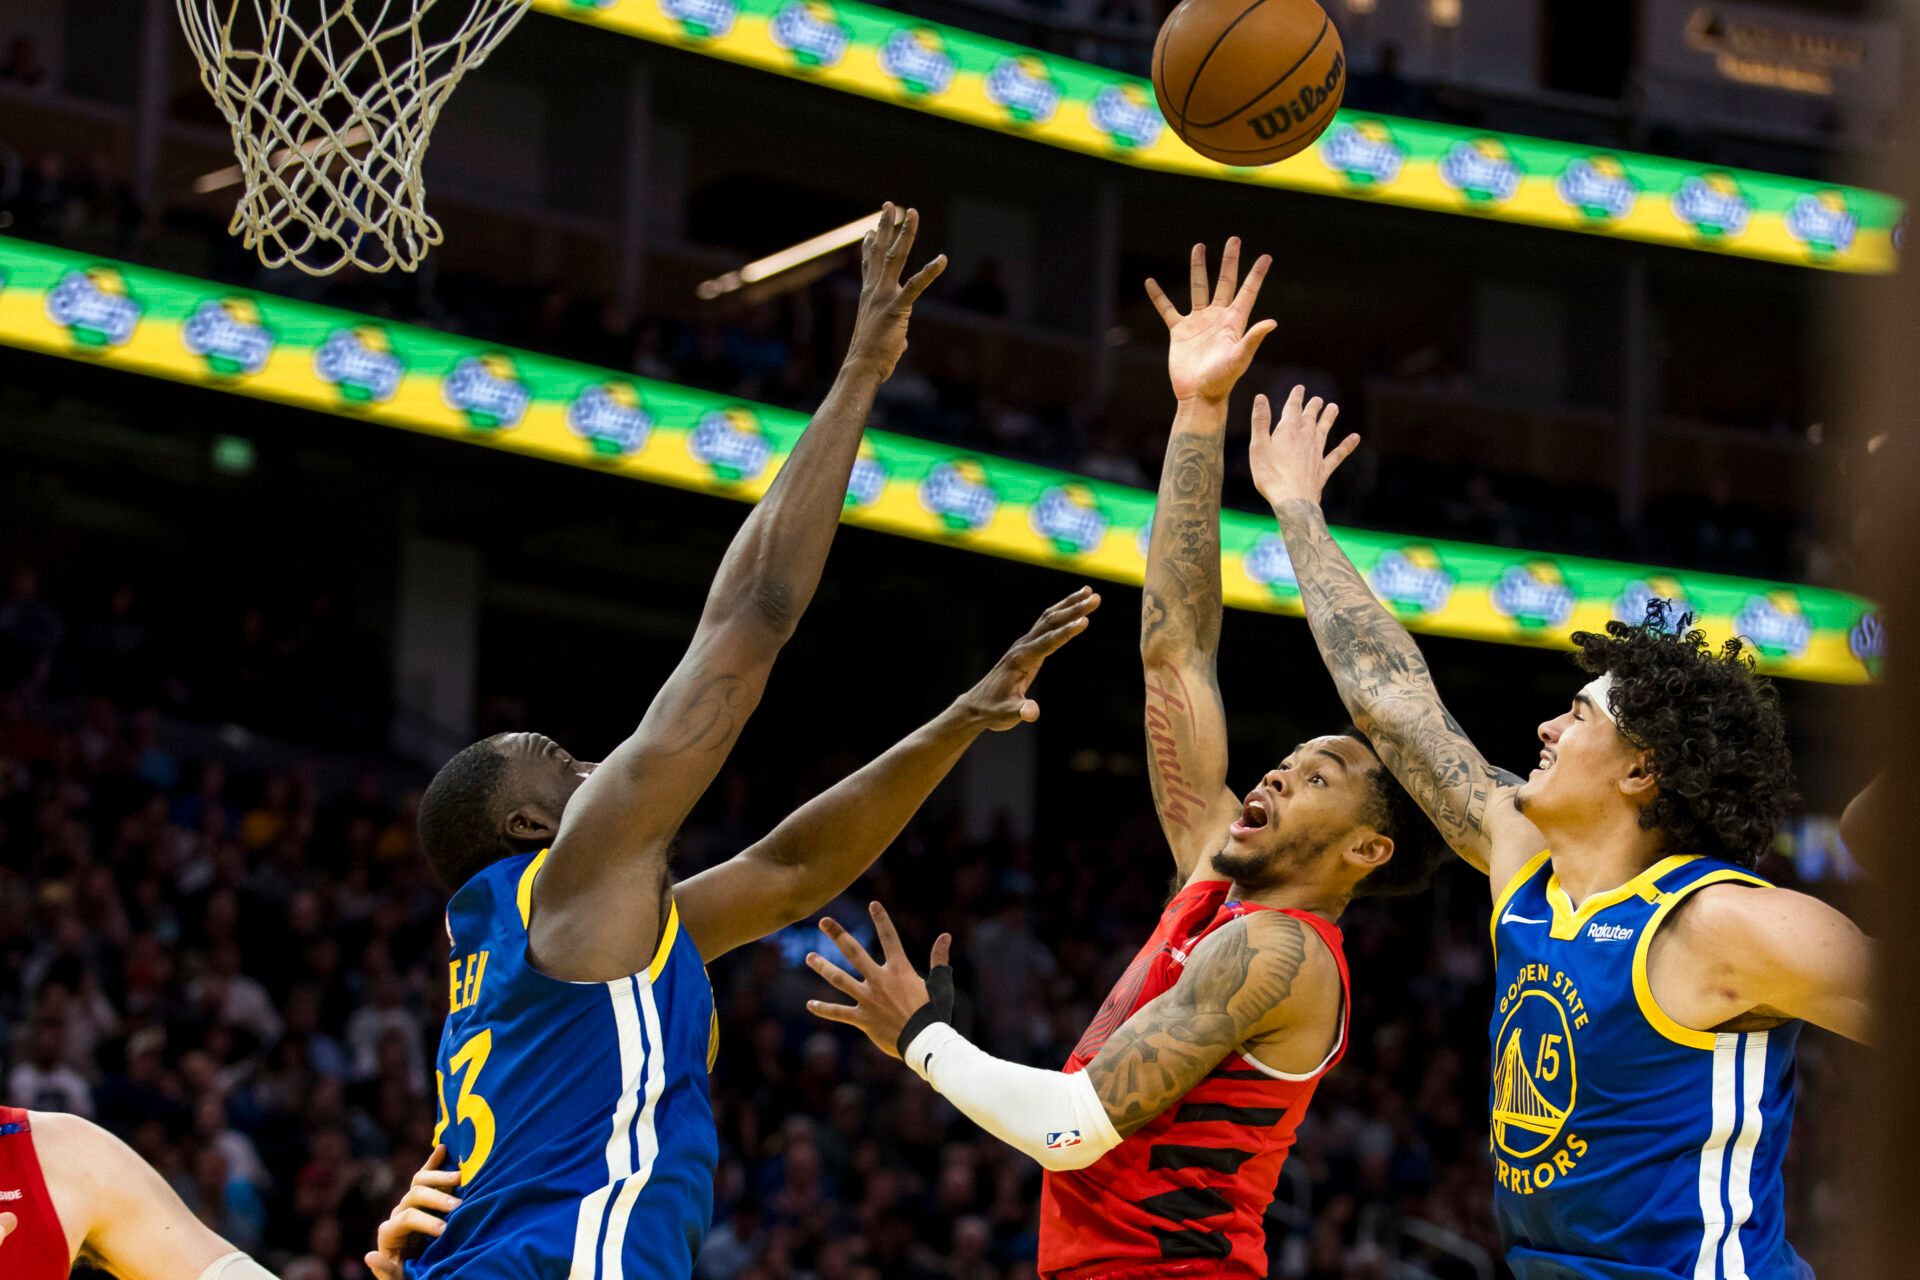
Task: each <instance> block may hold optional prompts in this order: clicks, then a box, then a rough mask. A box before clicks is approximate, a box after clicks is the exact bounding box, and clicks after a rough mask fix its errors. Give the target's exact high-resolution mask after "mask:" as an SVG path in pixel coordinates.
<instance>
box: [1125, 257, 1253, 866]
mask: <svg viewBox="0 0 1920 1280" xmlns="http://www.w3.org/2000/svg"><path fill="white" fill-rule="evenodd" d="M1269 264H1270V259H1268V258H1266V257H1262V258H1261V259H1260V260H1259V261H1257V262H1255V263H1254V264H1253V269H1252V270H1251V271H1249V272H1248V273H1247V279H1246V283H1245V284H1244V285H1242V286H1240V287H1239V288H1238V289H1237V290H1236V287H1235V277H1236V275H1237V274H1238V271H1239V266H1240V242H1239V240H1237V239H1233V240H1228V241H1227V247H1226V249H1225V251H1224V252H1223V253H1222V254H1221V258H1220V278H1219V282H1218V283H1217V285H1215V286H1214V288H1213V291H1212V294H1211V297H1209V294H1208V287H1207V253H1206V248H1205V246H1203V245H1195V246H1194V247H1193V255H1192V260H1191V263H1190V266H1191V274H1190V280H1189V284H1190V289H1191V293H1190V298H1191V303H1192V311H1191V312H1190V313H1189V314H1187V315H1181V314H1180V312H1179V311H1178V309H1176V308H1175V307H1174V305H1173V303H1172V302H1170V301H1169V300H1168V298H1167V296H1166V294H1165V293H1163V292H1162V291H1161V289H1160V286H1159V285H1158V284H1156V283H1154V282H1153V281H1151V280H1149V281H1148V282H1147V294H1148V296H1149V297H1151V298H1152V299H1153V304H1154V306H1155V308H1156V309H1158V311H1159V312H1160V316H1161V318H1162V319H1163V320H1165V321H1166V323H1167V330H1168V346H1167V374H1168V378H1169V380H1170V381H1171V382H1172V383H1173V393H1174V397H1175V399H1176V401H1177V404H1178V408H1177V409H1176V410H1175V413H1174V418H1173V430H1172V432H1171V433H1170V434H1169V436H1168V438H1167V456H1166V461H1165V462H1164V463H1163V464H1162V466H1161V469H1160V493H1159V497H1158V500H1157V504H1156V505H1155V507H1154V516H1153V533H1152V537H1151V540H1150V542H1149V544H1148V547H1147V576H1146V585H1145V589H1144V591H1143V592H1142V593H1141V600H1140V661H1141V663H1142V665H1143V666H1144V667H1145V668H1146V687H1147V698H1146V715H1147V772H1148V776H1149V779H1150V780H1151V782H1152V784H1153V805H1154V809H1155V811H1156V812H1157V813H1158V814H1159V816H1160V828H1161V830H1162V831H1164V832H1165V833H1166V837H1167V844H1168V846H1169V847H1170V848H1171V849H1172V850H1173V860H1174V865H1175V867H1176V869H1177V871H1178V875H1179V878H1180V879H1181V880H1186V879H1188V878H1189V877H1190V876H1191V875H1192V874H1193V873H1194V871H1195V869H1196V868H1197V867H1200V866H1201V864H1202V862H1203V860H1204V859H1205V858H1206V857H1207V855H1208V854H1210V853H1211V852H1212V851H1213V850H1214V849H1216V848H1218V847H1219V844H1220V838H1221V834H1222V833H1223V832H1224V831H1225V830H1226V827H1227V825H1228V824H1229V823H1230V822H1232V821H1233V817H1234V814H1236V813H1237V812H1238V811H1239V804H1238V802H1237V801H1236V800H1235V799H1234V797H1233V794H1232V792H1230V791H1228V790H1227V786H1226V779H1227V717H1226V710H1225V708H1224V706H1223V705H1222V702H1221V698H1220V683H1219V679H1218V674H1217V661H1216V660H1217V656H1218V654H1219V651H1220V613H1221V599H1220V480H1221V473H1222V469H1223V468H1222V461H1223V454H1224V451H1225V443H1226V431H1227V397H1228V395H1229V394H1230V393H1231V392H1232V391H1233V386H1234V383H1236V382H1237V381H1239V379H1240V375H1241V374H1242V373H1244V372H1245V371H1246V368H1247V365H1248V364H1249V363H1250V362H1251V361H1252V359H1253V355H1254V352H1255V351H1256V350H1258V349H1259V346H1260V343H1261V341H1262V340H1263V339H1264V338H1265V337H1266V335H1267V334H1268V333H1270V332H1272V330H1273V321H1271V320H1263V321H1261V322H1260V323H1259V324H1257V325H1255V326H1254V327H1253V328H1252V329H1251V330H1249V329H1248V328H1247V319H1248V316H1249V314H1250V312H1251V311H1252V308H1253V304H1254V301H1255V299H1256V298H1258V297H1259V294H1260V282H1261V281H1262V280H1263V279H1265V278H1266V274H1267V268H1268V266H1269Z"/></svg>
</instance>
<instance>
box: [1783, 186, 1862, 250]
mask: <svg viewBox="0 0 1920 1280" xmlns="http://www.w3.org/2000/svg"><path fill="white" fill-rule="evenodd" d="M1786 223H1787V234H1788V235H1790V236H1792V237H1793V238H1794V239H1795V240H1798V241H1799V242H1800V243H1801V244H1804V245H1806V246H1807V248H1809V249H1811V250H1813V251H1814V252H1815V253H1845V252H1846V251H1847V250H1848V249H1851V248H1852V247H1853V237H1854V235H1855V233H1857V232H1858V231H1859V230H1860V219H1858V218H1856V217H1854V215H1853V213H1852V211H1851V210H1849V209H1848V208H1847V198H1846V196H1844V195H1842V194H1841V193H1840V192H1838V191H1809V192H1808V193H1807V194H1806V195H1803V196H1801V197H1800V198H1799V199H1798V200H1795V201H1794V202H1793V207H1792V208H1791V209H1789V210H1787V218H1786Z"/></svg>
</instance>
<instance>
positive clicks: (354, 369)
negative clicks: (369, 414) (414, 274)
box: [313, 324, 407, 404]
mask: <svg viewBox="0 0 1920 1280" xmlns="http://www.w3.org/2000/svg"><path fill="white" fill-rule="evenodd" d="M313 371H314V373H315V374H317V375H319V378H320V380H321V381H322V382H325V383H328V384H330V385H331V386H332V387H333V388H334V390H336V391H338V392H339V393H340V397H341V399H343V400H347V401H350V402H352V403H355V404H368V403H374V404H377V403H379V402H380V401H383V400H391V399H393V393H394V392H396V391H398V390H399V389H400V380H401V379H402V378H403V377H405V376H406V372H407V367H406V366H405V365H404V364H402V363H400V357H399V356H396V355H394V354H393V342H392V340H391V339H389V338H388V337H387V335H386V332H385V331H384V330H382V329H381V328H380V327H379V326H377V325H371V324H363V325H356V326H354V327H353V328H351V329H335V330H334V331H333V332H332V333H330V334H328V335H327V340H326V341H325V342H323V343H321V344H320V345H319V347H318V348H316V349H315V351H314V353H313Z"/></svg>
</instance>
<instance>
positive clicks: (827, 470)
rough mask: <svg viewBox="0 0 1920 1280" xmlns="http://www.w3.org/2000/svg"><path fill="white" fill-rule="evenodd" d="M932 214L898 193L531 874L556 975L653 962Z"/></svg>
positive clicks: (816, 570) (762, 684)
mask: <svg viewBox="0 0 1920 1280" xmlns="http://www.w3.org/2000/svg"><path fill="white" fill-rule="evenodd" d="M918 225H919V215H918V214H916V213H915V212H914V211H912V210H906V211H904V212H902V211H899V210H896V209H895V208H894V207H893V206H892V205H888V206H887V208H886V211H885V212H884V213H883V214H882V215H881V221H880V225H879V227H878V228H876V230H874V231H872V232H869V233H868V235H867V239H866V242H865V243H864V245H863V246H862V249H861V278H862V287H861V290H860V305H859V311H858V313H857V315H856V317H855V319H854V328H853V339H852V342H851V344H850V345H849V347H848V350H847V356H846V359H845V361H844V362H843V364H842V365H841V368H840V374H839V377H837V378H836V379H835V380H834V384H833V387H832V389H831V390H829V391H828V393H827V398H826V400H825V401H824V402H822V404H821V406H820V409H819V411H818V412H816V413H815V414H814V416H813V420H812V421H811V422H809V423H808V424H807V429H806V431H805V432H803V433H802V434H801V436H800V439H799V442H798V443H796V444H795V445H794V447H793V452H792V454H791V455H790V456H789V457H788V458H787V461H786V463H785V465H784V466H782V467H781V468H780V474H779V475H778V476H776V477H775V478H774V481H773V483H772V484H771V485H769V486H768V488H767V492H766V496H765V497H763V498H761V500H760V502H759V504H758V505H756V506H755V507H754V509H753V511H752V512H751V513H750V514H749V515H748V516H747V518H746V521H745V522H744V523H743V524H742V525H741V526H740V532H739V533H737V534H736V535H734V539H733V544H732V545H731V546H730V547H728V548H727V553H726V557H725V558H724V559H723V560H722V561H721V564H720V569H719V572H718V573H717V574H716V575H715V576H714V580H713V586H712V588H711V589H710V590H709V591H708V594H707V601H706V606H705V608H704V610H703V611H702V612H701V615H700V624H699V627H698V629H697V630H696V631H695V632H694V636H693V641H692V643H691V644H689V645H688V647H687V652H686V655H685V656H684V657H682V658H681V659H680V664H679V666H677V667H676V668H675V669H674V671H673V674H672V675H670V676H669V677H668V678H667V681H666V683H665V684H664V685H662V686H661V688H660V691H659V693H657V694H656V695H655V696H654V700H653V705H651V706H650V707H648V708H647V713H646V715H645V717H644V718H642V720H641V721H640V727H639V728H638V729H636V730H635V731H634V733H633V735H632V736H631V737H629V738H628V739H627V740H626V741H625V742H623V743H621V744H620V746H619V747H617V748H615V750H614V751H613V752H612V754H610V755H609V756H608V757H607V759H606V760H605V762H603V763H602V764H601V765H600V766H599V768H597V769H596V770H594V772H593V775H592V776H591V777H590V778H588V779H587V781H585V782H584V783H582V784H581V786H580V790H579V791H578V792H577V793H576V794H575V795H574V798H573V800H572V802H571V803H570V804H568V805H567V809H566V813H565V816H564V817H563V819H562V821H561V824H560V831H559V834H558V835H557V836H556V837H555V838H554V842H553V849H552V853H551V854H550V856H549V857H548V859H547V861H546V863H545V865H544V867H543V869H542V870H541V872H540V875H539V877H538V878H537V879H536V880H535V881H534V889H533V904H534V915H533V917H532V922H531V925H530V928H529V933H528V940H529V943H530V947H531V951H532V954H533V955H534V956H535V958H536V959H537V960H538V962H539V963H540V965H541V966H542V968H543V969H544V970H545V972H547V973H548V974H550V975H551V976H553V977H556V978H562V979H567V980H571V981H581V982H592V981H607V980H611V979H613V978H616V977H619V976H622V975H624V974H629V973H633V972H636V971H637V970H639V969H641V968H644V967H645V966H646V964H647V962H648V960H649V959H650V958H651V957H652V955H653V951H654V947H655V944H656V943H657V941H658V937H659V932H660V929H661V927H662V926H663V925H664V923H665V916H666V910H667V909H666V903H665V894H666V853H667V846H668V844H669V843H670V842H671V841H672V839H673V837H674V835H675V834H676V833H677V832H678V831H679V829H680V824H681V823H682V822H684V821H685V820H686V816H687V813H688V812H689V811H690V810H691V809H692V808H693V805H694V803H695V801H697V800H698V799H699V798H700V796H701V794H702V793H704V792H705V791H706V789H707V785H708V784H709V783H710V782H712V781H713V777H714V775H715V773H717V772H718V771H719V769H720V766H721V764H722V763H723V762H724V761H725V760H726V758H727V753H728V752H729V751H730V750H732V748H733V743H734V740H735V739H736V738H738V737H739V735H740V731H741V729H742V728H743V727H744V726H745V725H746V722H747V717H748V716H750V715H751V714H752V713H753V709H754V707H755V706H757V705H758V704H759V701H760V695H761V693H762V692H763V691H764V690H765V688H766V682H767V676H768V673H769V672H770V671H771V670H772V667H773V662H774V658H775V657H776V656H777V655H778V654H779V652H780V649H781V646H782V645H784V644H785V643H786V641H787V638H788V637H789V636H791V635H792V634H793V631H794V628H795V627H796V626H797V625H798V623H799V620H800V615H801V614H802V613H803V612H805V611H806V607H807V604H808V602H809V601H810V600H811V599H812V598H813V592H814V588H815V587H816V586H818V585H819V582H820V573H821V570H822V569H823V568H824V567H825V565H826V559H827V551H828V549H829V548H830V547H831V546H832V544H833V533H834V530H835V528H836V527H837V526H838V524H839V521H840V511H841V507H842V505H843V504H844V502H845V498H846V491H847V477H848V475H849V474H850V473H851V471H852V470H853V462H854V458H855V456H856V454H857V453H858V451H859V448H860V436H861V432H862V430H863V429H864V427H865V425H866V421H867V415H868V414H869V412H870V411H871V410H872V408H873V397H874V393H875V392H876V391H877V390H878V389H879V386H880V384H881V383H882V382H884V381H885V380H886V378H887V376H888V375H889V374H891V373H892V372H893V366H894V364H895V362H897V361H898V360H899V358H900V354H901V352H902V351H904V350H905V349H906V344H907V319H908V315H909V313H910V312H911V310H912V307H913V302H914V299H915V298H917V297H919V295H920V293H921V292H922V291H923V290H924V289H925V288H926V287H927V285H929V284H931V283H932V282H933V280H934V278H935V277H936V276H938V275H939V274H940V270H941V268H942V266H943V265H944V263H945V259H944V258H936V259H934V260H933V261H932V262H930V263H928V264H927V265H926V266H925V267H923V268H921V270H920V271H919V272H918V273H917V274H915V275H914V276H912V277H911V278H910V279H907V280H905V281H902V280H901V278H900V276H901V268H902V267H903V266H904V265H905V263H906V260H907V255H908V253H909V251H910V250H911V249H912V247H913V239H914V233H915V231H916V230H917V228H918Z"/></svg>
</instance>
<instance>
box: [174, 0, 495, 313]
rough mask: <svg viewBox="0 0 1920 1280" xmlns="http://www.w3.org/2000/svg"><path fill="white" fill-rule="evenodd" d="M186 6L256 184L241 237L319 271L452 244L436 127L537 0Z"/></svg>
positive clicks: (210, 81) (401, 258)
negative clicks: (445, 232)
mask: <svg viewBox="0 0 1920 1280" xmlns="http://www.w3.org/2000/svg"><path fill="white" fill-rule="evenodd" d="M178 3H179V6H180V22H181V25H182V26H183V27H185V28H186V32H187V42H188V43H189V44H190V45H192V46H193V54H194V57H195V58H197V59H198V60H199V62H200V81H201V83H202V84H204V85H206V87H207V91H208V92H209V93H211V94H212V95H213V100H214V102H215V103H216V104H217V105H218V106H219V108H220V112H221V114H222V115H224V116H225V117H226V118H227V123H228V124H229V125H231V126H232V128H233V145H234V151H235V152H236V154H238V156H239V158H240V172H241V176H242V178H243V180H244V181H245V183H246V192H245V194H244V195H243V196H242V197H241V199H240V204H239V207H238V208H236V209H235V210H234V213H233V225H232V226H231V228H229V229H230V230H231V231H233V232H235V233H236V234H238V235H240V236H241V238H242V243H244V244H245V245H246V246H247V247H248V248H250V249H254V250H256V251H258V253H259V254H260V260H261V261H262V262H264V263H265V264H266V265H268V266H270V267H278V266H285V265H287V264H289V263H291V264H292V265H293V266H295V267H298V268H299V269H300V270H302V271H305V272H307V273H308V274H310V275H327V274H329V273H330V272H334V271H338V270H339V269H340V268H341V267H344V266H347V265H348V264H350V263H351V264H352V265H354V266H358V267H361V268H363V269H365V270H367V271H386V270H389V269H391V268H393V267H398V268H400V269H401V270H402V271H411V270H413V269H414V268H415V267H417V266H419V265H420V261H421V259H422V258H424V257H426V254H427V250H428V249H430V248H432V247H433V246H434V245H436V244H438V243H440V240H441V231H440V224H439V223H438V222H435V221H434V220H433V219H432V218H431V217H429V216H428V215H427V208H426V189H425V186H424V184H423V183H422V181H421V176H420V165H421V162H422V160H423V159H424V158H425V156H426V151H427V140H428V138H429V136H430V135H431V134H432V132H433V124H434V121H435V120H436V119H438V118H439V115H440V108H441V107H443V106H445V105H446V101H447V98H448V96H449V95H451V94H452V93H453V89H454V86H455V85H457V84H458V83H459V82H460V78H461V77H462V76H464V75H465V74H466V73H467V72H468V71H469V70H470V69H471V68H473V67H476V66H479V65H480V63H481V62H482V61H483V60H485V58H486V56H487V54H488V53H489V52H490V51H491V50H492V49H493V47H494V46H495V45H496V44H498V43H499V42H500V40H501V38H502V37H504V36H505V35H506V34H507V32H509V31H511V30H513V27H514V24H515V23H517V22H519V21H520V19H521V17H522V16H523V15H524V14H525V13H526V11H527V0H178ZM436 7H438V9H439V12H438V13H435V12H434V10H435V9H436Z"/></svg>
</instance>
